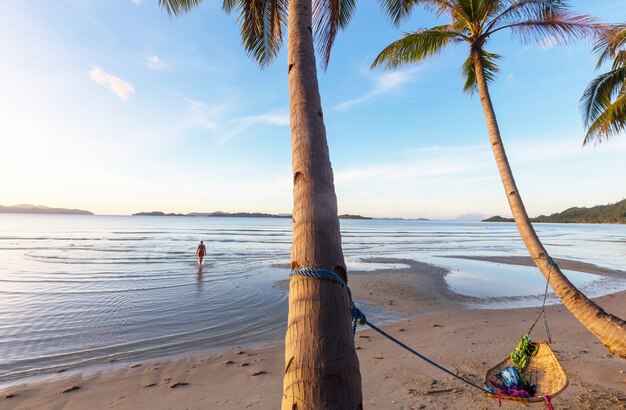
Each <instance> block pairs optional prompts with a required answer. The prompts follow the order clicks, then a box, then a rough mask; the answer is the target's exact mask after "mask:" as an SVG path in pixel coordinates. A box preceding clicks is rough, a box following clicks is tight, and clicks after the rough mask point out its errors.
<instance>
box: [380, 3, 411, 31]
mask: <svg viewBox="0 0 626 410" xmlns="http://www.w3.org/2000/svg"><path fill="white" fill-rule="evenodd" d="M419 2H420V0H381V1H380V3H381V4H380V7H381V8H382V9H383V12H384V13H386V14H387V16H389V18H390V19H391V21H392V22H393V24H394V25H396V26H399V25H400V23H402V21H403V20H404V19H405V18H407V17H408V16H409V15H410V14H411V11H412V10H413V6H415V5H416V4H417V3H419Z"/></svg>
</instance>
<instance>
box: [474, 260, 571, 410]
mask: <svg viewBox="0 0 626 410" xmlns="http://www.w3.org/2000/svg"><path fill="white" fill-rule="evenodd" d="M547 262H548V266H549V267H550V269H549V271H548V277H547V280H546V288H545V291H544V293H543V305H542V306H541V311H540V312H539V315H538V316H537V319H535V321H534V322H533V324H532V325H531V326H530V329H528V332H526V336H525V338H526V339H527V340H528V342H530V338H528V335H530V333H531V332H532V331H533V329H534V328H535V325H536V324H537V322H538V321H539V318H541V316H543V325H544V328H545V331H546V337H547V339H548V340H547V341H546V340H541V341H538V342H536V344H537V346H538V349H537V351H536V353H534V354H531V355H530V356H528V365H527V366H526V368H525V369H519V370H521V373H522V374H523V377H524V379H525V380H526V381H528V382H530V383H533V384H535V386H536V392H535V394H534V395H533V396H531V397H528V398H525V397H517V396H512V395H510V394H506V393H505V392H503V391H502V389H499V388H498V387H497V386H494V385H493V383H492V382H494V381H496V383H498V382H499V381H498V377H497V376H498V375H499V374H500V372H502V371H503V370H505V369H506V368H507V367H509V366H515V363H513V360H511V357H512V356H513V354H512V355H510V356H509V357H507V358H506V359H504V360H503V361H501V362H500V363H498V364H497V365H495V366H494V367H492V368H491V369H489V370H487V373H485V386H487V388H488V389H491V390H493V391H494V393H492V394H490V396H491V397H498V398H499V399H500V398H501V399H506V400H515V401H519V402H523V403H533V402H540V401H544V402H545V403H546V407H547V408H553V407H552V405H551V404H550V398H551V397H553V396H556V395H557V394H559V393H561V392H562V391H563V390H565V388H566V387H567V383H568V382H567V374H565V371H564V370H563V367H562V366H561V363H559V360H558V359H557V358H556V355H555V354H554V351H553V350H552V348H551V347H550V344H551V343H552V336H551V335H550V328H549V327H548V318H547V316H546V299H547V296H548V284H549V282H550V274H551V273H552V266H555V265H556V263H555V262H554V261H553V260H552V258H550V257H547ZM523 340H524V338H523V339H522V341H523ZM518 348H519V345H518Z"/></svg>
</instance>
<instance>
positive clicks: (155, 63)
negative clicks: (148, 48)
mask: <svg viewBox="0 0 626 410" xmlns="http://www.w3.org/2000/svg"><path fill="white" fill-rule="evenodd" d="M146 67H148V68H149V69H150V70H154V71H160V70H165V69H166V68H167V67H168V66H167V64H165V63H164V62H163V61H161V59H160V58H159V56H157V55H153V56H150V57H148V59H147V60H146Z"/></svg>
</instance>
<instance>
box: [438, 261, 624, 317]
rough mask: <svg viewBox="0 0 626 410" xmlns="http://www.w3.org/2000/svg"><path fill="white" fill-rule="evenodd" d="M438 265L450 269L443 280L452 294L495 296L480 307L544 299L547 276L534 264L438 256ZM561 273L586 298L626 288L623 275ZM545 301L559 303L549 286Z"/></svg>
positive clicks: (524, 304) (518, 304)
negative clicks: (617, 276) (614, 276)
mask: <svg viewBox="0 0 626 410" xmlns="http://www.w3.org/2000/svg"><path fill="white" fill-rule="evenodd" d="M440 264H443V265H445V266H446V267H448V268H450V273H449V274H448V275H447V276H446V282H447V283H448V285H449V286H450V288H451V289H452V290H453V291H454V292H455V293H458V294H461V295H467V296H473V297H478V298H495V299H497V300H489V299H488V300H487V302H488V303H479V304H478V306H480V307H492V308H500V307H506V306H515V307H529V306H537V302H538V301H539V300H540V301H543V294H544V292H545V287H546V279H545V278H544V277H543V276H542V275H541V273H540V272H539V270H538V269H537V268H536V267H534V266H519V265H508V264H502V263H493V262H482V261H474V260H467V259H454V260H451V259H446V258H440ZM562 272H563V274H565V275H566V276H567V278H568V279H569V280H570V281H571V282H572V283H573V284H574V285H575V286H576V287H577V288H578V289H580V290H582V291H583V292H584V293H585V294H586V295H587V296H589V297H596V296H600V295H603V294H607V293H611V292H616V291H620V290H624V289H626V278H623V279H620V278H611V279H608V278H605V277H603V276H600V275H595V274H591V273H584V272H577V271H572V270H565V269H563V270H562ZM522 297H523V298H522ZM547 303H548V304H554V303H559V300H558V298H557V297H556V295H555V294H554V293H553V292H552V291H551V289H550V290H549V292H548V299H547Z"/></svg>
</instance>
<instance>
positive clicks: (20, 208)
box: [0, 204, 93, 215]
mask: <svg viewBox="0 0 626 410" xmlns="http://www.w3.org/2000/svg"><path fill="white" fill-rule="evenodd" d="M0 213H3V214H63V215H93V212H90V211H85V210H82V209H67V208H52V207H49V206H43V205H30V204H19V205H12V206H2V205H0Z"/></svg>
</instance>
